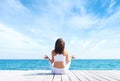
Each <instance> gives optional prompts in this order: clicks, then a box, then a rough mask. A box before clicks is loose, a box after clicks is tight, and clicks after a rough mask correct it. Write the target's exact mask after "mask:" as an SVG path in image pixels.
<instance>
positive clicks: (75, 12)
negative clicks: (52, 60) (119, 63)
mask: <svg viewBox="0 0 120 81" xmlns="http://www.w3.org/2000/svg"><path fill="white" fill-rule="evenodd" d="M59 37H62V38H63V39H64V40H65V42H66V49H67V50H68V52H69V54H70V55H72V54H74V55H75V56H76V58H79V59H120V42H119V41H120V1H119V0H0V59H39V58H43V56H44V55H45V54H48V55H50V53H51V50H53V49H54V43H55V41H56V39H57V38H59Z"/></svg>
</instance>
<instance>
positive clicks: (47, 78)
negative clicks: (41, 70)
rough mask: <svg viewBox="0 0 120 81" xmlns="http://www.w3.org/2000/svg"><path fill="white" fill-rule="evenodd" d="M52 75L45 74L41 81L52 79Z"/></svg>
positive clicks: (50, 80) (51, 80)
mask: <svg viewBox="0 0 120 81" xmlns="http://www.w3.org/2000/svg"><path fill="white" fill-rule="evenodd" d="M53 78H54V75H52V74H51V75H45V77H44V79H43V80H42V81H48V80H49V81H53Z"/></svg>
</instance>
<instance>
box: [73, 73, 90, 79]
mask: <svg viewBox="0 0 120 81" xmlns="http://www.w3.org/2000/svg"><path fill="white" fill-rule="evenodd" d="M79 72H81V71H73V73H74V75H75V76H76V77H78V79H79V80H80V81H89V79H86V78H85V77H84V76H83V75H81V74H80V73H79Z"/></svg>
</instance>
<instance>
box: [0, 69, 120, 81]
mask: <svg viewBox="0 0 120 81" xmlns="http://www.w3.org/2000/svg"><path fill="white" fill-rule="evenodd" d="M0 81H120V70H70V71H69V72H68V74H65V75H53V74H51V73H50V71H49V70H28V71H27V70H17V71H15V70H1V71H0Z"/></svg>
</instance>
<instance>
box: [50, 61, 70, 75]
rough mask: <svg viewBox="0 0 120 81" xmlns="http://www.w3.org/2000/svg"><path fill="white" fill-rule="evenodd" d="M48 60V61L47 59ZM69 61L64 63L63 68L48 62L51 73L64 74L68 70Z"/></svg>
mask: <svg viewBox="0 0 120 81" xmlns="http://www.w3.org/2000/svg"><path fill="white" fill-rule="evenodd" d="M49 62H50V61H49ZM70 64H71V61H70V62H69V63H67V64H66V65H65V68H55V67H54V66H53V64H51V62H50V67H51V72H52V73H53V74H66V73H67V72H68V70H69V67H70Z"/></svg>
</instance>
